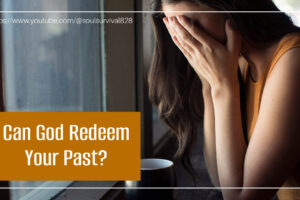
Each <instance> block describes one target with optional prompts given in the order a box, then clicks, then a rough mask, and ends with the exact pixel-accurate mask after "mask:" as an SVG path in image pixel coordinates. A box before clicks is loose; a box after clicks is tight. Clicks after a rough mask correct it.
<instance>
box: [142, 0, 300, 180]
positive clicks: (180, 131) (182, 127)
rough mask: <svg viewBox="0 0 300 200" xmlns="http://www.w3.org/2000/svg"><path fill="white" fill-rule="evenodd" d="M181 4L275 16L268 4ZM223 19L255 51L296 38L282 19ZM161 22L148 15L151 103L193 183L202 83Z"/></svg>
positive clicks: (220, 0)
mask: <svg viewBox="0 0 300 200" xmlns="http://www.w3.org/2000/svg"><path fill="white" fill-rule="evenodd" d="M181 1H184V0H152V9H153V10H154V11H161V5H162V3H178V2H181ZM185 1H186V2H192V3H195V4H199V3H201V4H206V5H207V6H209V7H211V8H213V9H215V10H220V11H279V10H278V8H277V7H276V6H275V5H274V3H273V2H272V1H271V0H185ZM226 15H227V17H228V18H229V19H230V20H231V22H232V24H233V26H234V27H235V28H236V29H237V30H238V31H239V32H240V34H241V35H242V37H243V39H244V40H245V41H248V42H249V43H253V45H255V44H265V45H267V44H269V43H272V42H274V41H277V40H279V39H280V38H281V37H283V36H284V35H286V34H288V33H291V32H299V28H298V27H296V26H295V25H294V24H293V23H292V21H291V19H290V18H289V17H288V16H287V15H286V14H285V13H272V14H270V13H230V12H229V13H226ZM163 17H164V14H163V13H155V14H153V15H152V23H153V29H154V35H155V49H154V56H153V61H152V65H151V68H150V71H149V74H148V82H149V97H150V100H151V102H152V103H153V105H154V106H157V108H158V111H159V116H160V118H161V120H163V121H164V122H165V123H166V124H167V125H168V126H169V128H170V129H171V130H172V131H173V132H174V133H175V134H176V137H177V140H178V150H177V153H176V155H175V157H176V158H180V159H181V161H182V164H183V167H184V168H185V169H187V170H188V172H190V174H192V175H193V177H195V175H196V174H197V173H196V171H195V170H194V168H193V166H192V163H191V153H192V150H193V147H194V146H195V143H196V138H197V133H198V127H199V126H198V125H199V122H201V119H202V116H203V109H202V107H203V104H202V102H203V101H202V99H203V97H202V89H201V81H200V79H199V78H198V76H197V75H196V73H195V72H194V70H193V69H192V67H191V66H190V65H189V63H188V61H187V60H186V58H185V57H184V56H183V54H182V53H181V52H180V51H179V49H178V48H177V47H176V46H175V44H174V43H173V41H172V39H171V37H170V36H169V33H168V32H167V29H166V27H165V25H164V24H163V20H162V18H163ZM261 47H262V46H260V47H258V48H261ZM242 103H243V102H242ZM194 183H195V179H194Z"/></svg>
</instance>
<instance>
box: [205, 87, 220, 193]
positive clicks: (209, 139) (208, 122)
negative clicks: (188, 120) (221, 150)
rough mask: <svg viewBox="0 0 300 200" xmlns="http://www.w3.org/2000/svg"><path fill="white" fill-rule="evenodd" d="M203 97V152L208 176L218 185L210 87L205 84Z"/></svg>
mask: <svg viewBox="0 0 300 200" xmlns="http://www.w3.org/2000/svg"><path fill="white" fill-rule="evenodd" d="M203 99H204V123H203V128H204V143H203V145H204V146H203V152H204V158H205V163H206V167H207V170H208V173H209V177H210V179H211V181H212V183H213V185H214V186H215V187H219V186H220V183H219V177H218V168H217V159H216V143H215V119H214V118H215V117H214V107H213V101H212V96H211V88H210V87H209V86H207V85H204V86H203Z"/></svg>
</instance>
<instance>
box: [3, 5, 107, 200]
mask: <svg viewBox="0 0 300 200" xmlns="http://www.w3.org/2000/svg"><path fill="white" fill-rule="evenodd" d="M99 4H100V1H99V0H90V1H84V0H52V1H48V0H39V1H36V0H27V1H23V0H14V1H12V0H3V1H2V5H1V6H2V9H3V10H4V11H5V10H16V11H21V10H37V11H38V10H98V9H99V8H100V5H99ZM99 15H100V14H99V13H98V14H97V13H89V14H84V13H3V16H2V17H3V18H4V19H11V20H12V19H14V20H19V19H29V20H35V21H37V20H43V19H45V20H49V19H51V20H55V19H76V18H82V19H83V18H84V19H94V18H100V16H99ZM100 31H101V30H100V24H76V23H60V24H58V23H40V24H32V25H30V24H26V23H23V24H22V23H18V24H17V23H12V22H10V23H6V24H3V54H4V55H3V59H4V94H5V108H6V111H101V107H102V106H101V97H102V92H101V89H102V88H101V78H100V77H101V67H100V63H101V51H100V50H101V40H100V38H101V37H100V36H101V32H100ZM70 183H71V182H70V181H60V182H57V181H56V182H55V181H12V182H11V183H10V185H11V186H17V187H20V186H21V187H36V186H42V187H49V186H51V187H53V186H56V187H65V186H67V185H69V184H70ZM57 192H58V190H35V191H34V190H13V191H12V199H13V200H19V199H22V200H25V199H30V200H34V199H49V198H51V197H52V196H54V195H55V194H56V193H57Z"/></svg>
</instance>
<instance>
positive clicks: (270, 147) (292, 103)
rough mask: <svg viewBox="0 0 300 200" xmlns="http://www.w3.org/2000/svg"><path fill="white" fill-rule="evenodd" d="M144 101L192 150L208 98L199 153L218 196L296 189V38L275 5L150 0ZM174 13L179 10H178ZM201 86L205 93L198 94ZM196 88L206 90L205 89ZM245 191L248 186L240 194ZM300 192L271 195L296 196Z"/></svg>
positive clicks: (299, 177) (299, 84) (235, 199)
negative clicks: (150, 52)
mask: <svg viewBox="0 0 300 200" xmlns="http://www.w3.org/2000/svg"><path fill="white" fill-rule="evenodd" d="M153 7H154V10H156V11H162V12H161V13H156V14H154V15H153V24H154V30H155V35H156V40H157V42H156V48H155V55H154V60H153V63H152V66H151V69H150V72H149V89H150V98H151V100H152V102H153V104H154V105H156V106H157V107H158V109H159V114H160V117H161V119H163V120H164V121H165V122H166V123H167V125H168V126H169V127H170V128H171V129H172V130H173V131H174V133H175V134H176V136H177V138H178V142H179V145H178V147H179V148H178V152H177V155H179V156H180V157H182V159H183V161H184V163H185V166H186V167H187V168H188V169H189V171H192V167H191V163H190V161H189V160H190V159H189V156H190V153H191V149H192V147H193V146H194V141H195V137H196V135H197V125H198V123H199V121H200V120H201V114H202V113H201V110H202V109H201V101H202V96H203V98H204V155H205V162H206V165H207V168H208V172H209V175H210V178H211V181H212V183H213V184H214V185H215V186H220V187H237V189H235V190H226V189H222V194H223V197H224V199H226V200H227V199H229V200H239V199H242V200H244V199H254V200H258V199H269V198H271V197H272V196H273V195H274V194H275V193H276V188H275V189H272V190H259V189H256V190H255V189H246V188H245V187H277V188H278V187H281V186H285V187H299V186H300V165H299V164H300V163H299V161H300V158H299V156H300V145H299V142H300V131H299V130H300V123H299V121H298V119H300V104H299V103H298V102H299V100H300V93H299V91H300V79H299V77H300V57H299V55H300V33H299V28H297V27H296V26H294V25H293V23H292V22H291V20H290V19H289V17H287V16H286V15H285V14H284V13H272V14H270V13H237V12H236V13H230V12H223V13H216V12H212V13H207V12H205V13H199V12H198V13H197V12H185V11H241V10H242V11H247V10H248V11H259V10H261V11H278V9H277V7H276V6H275V5H274V4H273V2H272V1H271V0H251V1H250V0H185V1H183V0H181V1H180V0H155V1H154V2H153ZM174 11H176V12H174ZM201 83H202V90H201ZM201 91H202V92H201ZM242 187H244V188H242ZM298 192H299V193H300V191H297V190H283V189H280V190H279V191H278V192H277V196H278V197H279V199H280V200H282V199H289V200H290V199H299V198H300V194H298Z"/></svg>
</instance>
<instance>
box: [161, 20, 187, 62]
mask: <svg viewBox="0 0 300 200" xmlns="http://www.w3.org/2000/svg"><path fill="white" fill-rule="evenodd" d="M163 21H164V23H165V24H166V27H167V29H168V31H169V33H170V35H171V38H172V40H173V42H174V43H175V44H176V46H177V47H178V48H179V49H180V51H181V52H182V53H183V54H184V56H185V57H186V58H188V59H189V58H191V53H190V52H191V51H192V48H191V47H189V46H188V45H186V44H183V42H182V41H181V40H179V38H178V37H177V33H176V31H175V29H173V28H172V27H171V26H170V22H169V21H168V19H167V18H164V19H163Z"/></svg>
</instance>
